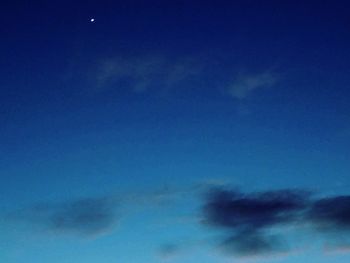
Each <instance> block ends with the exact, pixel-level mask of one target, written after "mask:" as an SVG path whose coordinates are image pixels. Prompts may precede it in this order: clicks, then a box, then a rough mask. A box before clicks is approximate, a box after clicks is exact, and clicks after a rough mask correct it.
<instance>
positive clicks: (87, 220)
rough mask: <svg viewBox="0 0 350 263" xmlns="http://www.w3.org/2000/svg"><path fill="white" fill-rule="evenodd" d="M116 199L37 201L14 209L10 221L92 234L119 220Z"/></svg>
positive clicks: (42, 227) (100, 231)
mask: <svg viewBox="0 0 350 263" xmlns="http://www.w3.org/2000/svg"><path fill="white" fill-rule="evenodd" d="M115 208H116V203H115V202H114V201H112V199H109V198H87V199H80V200H73V201H69V202H64V203H59V204H49V203H47V204H40V205H36V206H33V207H31V208H28V209H24V210H21V211H16V212H13V213H12V214H11V215H10V216H9V218H10V220H11V221H12V223H15V222H21V221H22V222H25V223H29V224H30V225H33V226H36V227H39V228H41V229H44V230H45V231H49V232H53V233H55V234H73V235H78V236H82V237H93V236H96V235H99V234H102V233H105V232H107V231H109V230H110V229H111V228H112V227H113V226H114V225H115V224H116V223H117V221H118V217H117V216H116V211H115Z"/></svg>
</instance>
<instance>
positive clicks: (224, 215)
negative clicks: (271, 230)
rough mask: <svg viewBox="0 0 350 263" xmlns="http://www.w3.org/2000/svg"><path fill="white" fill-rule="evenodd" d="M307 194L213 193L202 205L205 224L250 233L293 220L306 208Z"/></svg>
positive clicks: (299, 192)
mask: <svg viewBox="0 0 350 263" xmlns="http://www.w3.org/2000/svg"><path fill="white" fill-rule="evenodd" d="M306 205H307V195H306V194H305V193H304V192H301V191H291V190H285V191H273V192H263V193H254V194H243V193H239V192H233V191H226V190H219V189H216V190H213V191H212V192H211V193H210V194H209V198H208V202H207V204H206V205H205V213H206V222H207V223H208V224H211V225H215V226H219V227H228V228H236V229H238V230H245V231H248V230H249V231H253V230H255V229H259V228H264V227H269V226H272V225H276V224H280V223H284V222H288V221H291V220H295V217H296V216H297V212H298V211H300V210H302V209H305V208H306Z"/></svg>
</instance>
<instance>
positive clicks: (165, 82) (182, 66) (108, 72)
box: [95, 55, 199, 92]
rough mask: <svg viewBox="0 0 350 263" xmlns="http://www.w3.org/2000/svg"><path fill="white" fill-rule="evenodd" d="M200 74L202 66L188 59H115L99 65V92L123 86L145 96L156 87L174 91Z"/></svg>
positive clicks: (109, 59) (97, 79)
mask: <svg viewBox="0 0 350 263" xmlns="http://www.w3.org/2000/svg"><path fill="white" fill-rule="evenodd" d="M198 73H199V64H198V63H195V61H194V60H193V59H188V58H180V59H175V60H174V59H170V58H168V57H165V56H160V55H159V56H141V57H114V58H108V59H104V60H102V61H101V62H100V63H98V65H97V74H96V76H95V77H96V80H95V81H96V83H97V87H98V88H99V89H107V88H110V87H111V86H123V87H127V88H130V89H131V90H132V91H133V92H144V91H146V90H148V89H150V88H152V87H162V88H163V89H164V88H165V89H168V88H172V87H174V86H176V85H178V84H180V83H182V81H186V80H190V79H192V78H193V77H194V76H196V75H197V74H198Z"/></svg>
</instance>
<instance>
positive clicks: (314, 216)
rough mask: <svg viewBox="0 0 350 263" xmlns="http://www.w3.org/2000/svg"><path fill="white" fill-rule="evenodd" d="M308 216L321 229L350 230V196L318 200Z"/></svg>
mask: <svg viewBox="0 0 350 263" xmlns="http://www.w3.org/2000/svg"><path fill="white" fill-rule="evenodd" d="M307 216H308V219H309V220H310V221H311V222H312V223H313V224H315V225H316V226H317V227H318V229H319V230H320V231H324V230H326V231H342V232H344V231H350V196H336V197H331V198H323V199H319V200H316V201H315V202H314V203H313V205H312V206H311V208H310V210H309V212H308V215H307Z"/></svg>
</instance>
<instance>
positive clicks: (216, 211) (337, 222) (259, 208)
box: [204, 188, 350, 256]
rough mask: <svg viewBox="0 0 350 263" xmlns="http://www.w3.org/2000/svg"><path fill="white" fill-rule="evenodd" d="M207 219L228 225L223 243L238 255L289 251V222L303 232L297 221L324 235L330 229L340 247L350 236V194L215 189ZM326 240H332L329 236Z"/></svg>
mask: <svg viewBox="0 0 350 263" xmlns="http://www.w3.org/2000/svg"><path fill="white" fill-rule="evenodd" d="M204 223H205V224H207V225H209V226H211V227H213V228H215V229H221V230H224V231H223V232H221V233H222V236H221V242H220V247H221V248H222V250H224V251H225V252H226V253H229V254H234V255H237V256H248V255H261V254H271V253H276V252H287V251H288V247H289V244H288V242H286V240H287V234H286V232H285V231H284V227H291V226H293V227H295V230H296V231H297V230H299V232H302V230H301V228H298V227H297V226H298V225H304V226H311V230H312V231H316V232H317V233H321V234H325V233H330V232H331V233H332V235H331V238H332V239H333V241H334V242H333V243H335V244H337V246H339V247H340V246H343V245H344V244H345V243H346V242H348V241H349V240H350V231H349V230H350V196H336V197H329V198H311V195H310V194H308V192H306V191H300V190H281V191H267V192H260V193H249V194H246V193H241V192H239V191H229V190H225V189H220V188H216V189H214V190H212V191H210V193H209V194H208V195H207V199H206V203H205V205H204ZM276 231H277V233H276ZM297 234H298V233H297ZM299 234H302V233H299ZM314 236H315V237H312V238H317V237H316V236H318V237H319V235H314ZM324 237H326V236H324ZM325 240H326V241H327V242H329V241H330V240H329V235H327V238H325Z"/></svg>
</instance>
